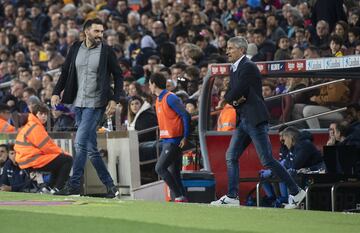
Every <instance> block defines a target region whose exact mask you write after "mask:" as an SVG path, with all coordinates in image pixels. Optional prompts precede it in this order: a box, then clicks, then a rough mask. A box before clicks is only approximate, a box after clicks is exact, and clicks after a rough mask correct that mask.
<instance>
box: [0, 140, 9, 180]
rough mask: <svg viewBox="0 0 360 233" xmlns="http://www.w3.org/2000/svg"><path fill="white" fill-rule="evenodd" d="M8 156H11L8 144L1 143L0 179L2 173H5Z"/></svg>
mask: <svg viewBox="0 0 360 233" xmlns="http://www.w3.org/2000/svg"><path fill="white" fill-rule="evenodd" d="M8 158H9V149H8V146H7V145H6V144H1V145H0V180H1V175H2V174H3V167H4V164H5V163H6V161H7V160H8Z"/></svg>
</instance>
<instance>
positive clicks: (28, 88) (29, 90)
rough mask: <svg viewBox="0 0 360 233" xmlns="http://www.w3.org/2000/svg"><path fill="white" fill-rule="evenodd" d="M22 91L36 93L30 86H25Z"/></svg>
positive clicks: (30, 93)
mask: <svg viewBox="0 0 360 233" xmlns="http://www.w3.org/2000/svg"><path fill="white" fill-rule="evenodd" d="M23 92H27V93H28V94H29V95H36V91H35V89H34V88H32V87H25V88H24V91H23Z"/></svg>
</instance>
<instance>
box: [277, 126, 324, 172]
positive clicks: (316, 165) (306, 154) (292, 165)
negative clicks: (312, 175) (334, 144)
mask: <svg viewBox="0 0 360 233" xmlns="http://www.w3.org/2000/svg"><path fill="white" fill-rule="evenodd" d="M282 137H283V139H284V144H285V146H286V147H287V148H288V150H289V151H290V153H291V154H292V157H293V159H292V160H286V162H285V163H284V166H285V167H286V168H287V169H295V170H299V169H301V168H309V169H310V170H312V171H316V170H319V169H322V168H323V167H324V163H323V159H322V157H321V153H320V151H319V150H318V149H317V148H316V147H315V145H314V144H313V143H312V142H311V141H310V140H309V138H308V137H307V135H306V134H302V133H301V132H300V131H299V130H298V129H297V128H295V127H292V126H289V127H287V128H286V129H284V131H283V132H282Z"/></svg>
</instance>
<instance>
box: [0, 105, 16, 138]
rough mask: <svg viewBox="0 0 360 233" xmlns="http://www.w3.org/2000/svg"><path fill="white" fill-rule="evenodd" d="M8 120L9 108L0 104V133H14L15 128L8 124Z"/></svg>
mask: <svg viewBox="0 0 360 233" xmlns="http://www.w3.org/2000/svg"><path fill="white" fill-rule="evenodd" d="M9 119H10V107H9V106H7V105H6V104H0V133H12V132H15V131H16V130H15V127H14V126H12V125H10V124H9V123H8V120H9Z"/></svg>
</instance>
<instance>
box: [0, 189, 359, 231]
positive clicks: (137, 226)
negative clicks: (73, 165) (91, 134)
mask: <svg viewBox="0 0 360 233" xmlns="http://www.w3.org/2000/svg"><path fill="white" fill-rule="evenodd" d="M64 199H70V198H64V197H54V196H47V195H38V194H18V193H16V194H13V193H0V200H5V201H9V200H54V201H59V200H64ZM71 199H73V200H76V203H75V204H72V205H67V206H0V219H1V221H2V222H3V220H6V221H5V222H9V223H12V224H10V225H8V224H6V225H5V226H4V225H3V224H2V228H1V229H2V230H4V232H16V231H14V229H18V230H19V232H24V231H21V229H22V230H24V229H29V228H26V226H27V225H28V226H31V225H34V226H37V225H38V224H39V223H42V224H40V225H39V227H38V228H39V229H38V230H37V232H45V231H46V230H47V232H57V231H56V230H51V231H48V230H49V228H51V229H53V228H54V229H57V228H60V229H62V231H59V232H79V233H81V232H109V231H110V232H111V230H114V231H115V230H116V231H117V232H118V231H121V232H123V230H124V232H142V231H143V232H157V233H162V232H170V233H176V232H189V233H192V232H209V233H212V232H214V233H215V232H274V233H275V232H276V233H278V232H291V233H297V232H299V233H304V232H327V233H331V232H334V233H335V232H342V233H343V232H344V233H345V232H359V229H360V214H344V213H331V212H320V211H302V210H284V209H271V208H247V207H233V208H226V207H213V206H209V205H197V204H176V203H164V202H146V201H121V200H120V201H119V200H108V199H100V198H71ZM17 222H19V223H21V224H17ZM4 227H5V228H4ZM7 227H8V228H7ZM72 230H73V231H72Z"/></svg>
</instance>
